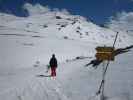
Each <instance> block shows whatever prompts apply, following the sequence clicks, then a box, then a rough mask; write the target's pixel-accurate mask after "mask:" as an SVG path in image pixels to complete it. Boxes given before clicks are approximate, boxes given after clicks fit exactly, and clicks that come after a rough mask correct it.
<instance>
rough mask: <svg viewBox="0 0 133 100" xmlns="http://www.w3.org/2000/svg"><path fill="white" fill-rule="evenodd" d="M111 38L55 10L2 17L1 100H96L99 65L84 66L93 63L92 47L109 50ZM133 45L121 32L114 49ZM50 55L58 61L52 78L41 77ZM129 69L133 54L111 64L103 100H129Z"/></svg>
mask: <svg viewBox="0 0 133 100" xmlns="http://www.w3.org/2000/svg"><path fill="white" fill-rule="evenodd" d="M41 9H42V8H41ZM115 35H116V32H114V31H112V30H110V29H106V28H101V27H99V26H98V25H95V24H93V23H92V22H90V21H87V20H86V19H85V18H83V17H81V16H74V15H69V14H64V13H61V12H56V11H53V12H52V11H48V12H47V13H46V12H45V13H44V14H39V15H33V16H29V17H26V18H20V17H16V16H13V15H7V14H0V48H1V49H0V100H99V96H95V93H96V92H97V91H98V87H99V84H100V81H101V77H102V65H100V66H99V67H98V68H97V69H94V68H92V67H91V66H89V67H84V65H85V64H86V63H88V62H89V61H90V60H91V59H94V58H95V53H96V51H95V47H96V46H98V45H102V46H103V45H107V46H108V45H112V44H113V40H114V38H115ZM132 44H133V40H132V37H130V36H129V35H128V34H126V33H125V34H121V33H119V37H118V40H117V43H116V48H118V47H126V46H129V45H132ZM53 53H55V55H56V57H57V59H58V61H59V63H58V68H57V77H56V79H53V78H51V77H39V75H49V74H50V71H49V72H48V73H47V72H46V71H47V68H46V65H47V64H48V62H49V59H50V57H51V55H52V54H53ZM76 57H83V58H84V59H76ZM132 65H133V51H130V52H128V53H126V54H122V55H120V56H118V57H116V59H115V62H111V64H110V66H109V69H108V72H107V76H106V84H105V96H106V97H107V100H133V78H132V76H133V68H132Z"/></svg>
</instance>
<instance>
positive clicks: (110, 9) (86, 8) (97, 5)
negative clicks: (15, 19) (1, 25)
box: [0, 0, 133, 24]
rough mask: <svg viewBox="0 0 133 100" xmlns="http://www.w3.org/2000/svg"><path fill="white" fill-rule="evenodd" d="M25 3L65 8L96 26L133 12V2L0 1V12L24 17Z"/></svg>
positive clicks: (83, 0)
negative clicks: (113, 17) (122, 12)
mask: <svg viewBox="0 0 133 100" xmlns="http://www.w3.org/2000/svg"><path fill="white" fill-rule="evenodd" d="M25 2H29V3H32V4H36V3H40V4H41V5H44V6H46V5H47V6H49V7H50V8H59V9H62V8H65V9H67V10H68V11H69V12H71V13H72V14H78V15H82V16H85V17H87V18H88V19H91V20H93V21H94V23H96V24H104V23H105V22H107V21H108V19H109V17H110V16H115V15H116V14H117V13H118V12H121V11H126V12H133V0H0V11H1V12H12V13H13V14H15V15H17V16H24V13H23V12H24V10H23V9H22V6H23V4H24V3H25Z"/></svg>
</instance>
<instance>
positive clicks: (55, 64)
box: [49, 54, 57, 77]
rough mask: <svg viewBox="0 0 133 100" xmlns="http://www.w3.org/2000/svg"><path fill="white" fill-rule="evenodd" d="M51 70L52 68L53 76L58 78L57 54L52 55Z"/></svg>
mask: <svg viewBox="0 0 133 100" xmlns="http://www.w3.org/2000/svg"><path fill="white" fill-rule="evenodd" d="M49 65H50V68H51V76H52V77H55V76H56V68H57V59H56V58H55V54H53V55H52V58H51V59H50V62H49Z"/></svg>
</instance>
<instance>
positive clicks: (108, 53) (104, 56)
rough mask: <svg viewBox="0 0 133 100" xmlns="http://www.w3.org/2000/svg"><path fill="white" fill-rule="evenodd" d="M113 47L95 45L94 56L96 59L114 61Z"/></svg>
mask: <svg viewBox="0 0 133 100" xmlns="http://www.w3.org/2000/svg"><path fill="white" fill-rule="evenodd" d="M114 50H115V49H114V47H106V46H104V47H97V48H96V51H97V53H96V55H95V56H96V58H97V60H103V61H104V60H109V61H114V58H115V55H114Z"/></svg>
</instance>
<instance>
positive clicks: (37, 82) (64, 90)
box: [0, 51, 133, 100]
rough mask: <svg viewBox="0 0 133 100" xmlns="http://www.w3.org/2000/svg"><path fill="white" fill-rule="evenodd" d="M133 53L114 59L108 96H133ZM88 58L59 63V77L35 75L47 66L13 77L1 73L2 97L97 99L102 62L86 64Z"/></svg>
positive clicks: (120, 99) (123, 99)
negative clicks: (96, 65) (93, 66)
mask: <svg viewBox="0 0 133 100" xmlns="http://www.w3.org/2000/svg"><path fill="white" fill-rule="evenodd" d="M132 56H133V52H132V51H131V52H128V53H126V54H122V55H119V56H118V57H116V59H115V62H111V64H110V66H109V69H108V72H107V76H106V80H107V81H106V84H105V95H106V96H107V98H108V99H107V100H132V99H133V91H132V90H133V78H132V76H133V68H132V63H133V61H132V60H133V59H132ZM89 60H90V59H82V60H76V61H71V62H67V63H62V64H59V66H58V69H57V77H56V79H53V78H52V77H37V76H36V75H40V74H43V75H49V73H45V70H44V69H45V68H44V67H45V66H43V67H33V68H27V69H23V70H19V71H18V70H16V73H15V74H13V75H12V76H10V75H9V76H10V77H9V76H1V79H2V78H3V85H5V87H3V89H2V90H1V92H0V100H94V99H95V100H98V98H97V97H95V93H96V92H97V90H98V87H99V83H100V81H101V77H102V66H99V67H98V68H97V69H93V68H92V67H91V66H89V67H88V68H85V67H84V65H85V64H86V63H88V61H89ZM127 63H128V65H127ZM7 77H8V78H7ZM4 83H5V84H4ZM1 85H2V83H1ZM6 86H7V87H6ZM93 97H94V98H93Z"/></svg>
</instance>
